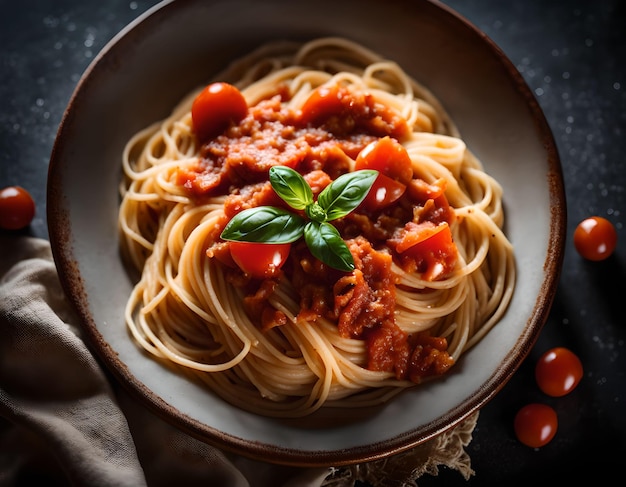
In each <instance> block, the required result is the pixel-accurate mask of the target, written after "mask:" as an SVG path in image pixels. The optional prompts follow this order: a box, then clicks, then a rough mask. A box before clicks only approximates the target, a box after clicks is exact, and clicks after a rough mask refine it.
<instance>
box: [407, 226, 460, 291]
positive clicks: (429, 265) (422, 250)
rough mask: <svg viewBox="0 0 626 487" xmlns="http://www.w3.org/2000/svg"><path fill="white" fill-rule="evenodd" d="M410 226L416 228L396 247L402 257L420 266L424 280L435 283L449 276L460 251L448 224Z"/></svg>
mask: <svg viewBox="0 0 626 487" xmlns="http://www.w3.org/2000/svg"><path fill="white" fill-rule="evenodd" d="M408 225H411V226H413V227H415V230H414V231H411V232H408V233H407V234H406V235H405V238H404V239H403V240H402V241H401V242H399V243H398V245H397V246H396V252H398V253H400V257H401V258H403V259H405V258H411V259H414V260H415V261H416V263H417V264H418V269H419V272H422V278H423V279H426V280H427V281H434V280H435V279H438V278H440V277H442V276H446V275H449V274H450V273H451V272H452V271H453V270H454V267H455V265H456V262H457V257H458V251H457V248H456V244H455V243H454V240H453V239H452V231H451V230H450V226H449V225H448V224H447V223H445V222H444V223H440V224H439V225H434V224H432V223H430V222H423V223H421V224H411V223H410V222H409V224H408Z"/></svg>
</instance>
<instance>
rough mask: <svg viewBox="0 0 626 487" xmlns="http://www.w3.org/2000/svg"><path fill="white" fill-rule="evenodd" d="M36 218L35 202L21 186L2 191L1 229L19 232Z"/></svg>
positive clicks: (0, 203) (0, 193) (0, 191)
mask: <svg viewBox="0 0 626 487" xmlns="http://www.w3.org/2000/svg"><path fill="white" fill-rule="evenodd" d="M34 216H35V201H34V200H33V197H32V196H31V195H30V193H29V192H28V191H26V190H25V189H24V188H22V187H20V186H9V187H6V188H4V189H2V190H0V228H3V229H5V230H19V229H21V228H24V227H27V226H28V225H29V224H30V222H31V221H32V220H33V217H34Z"/></svg>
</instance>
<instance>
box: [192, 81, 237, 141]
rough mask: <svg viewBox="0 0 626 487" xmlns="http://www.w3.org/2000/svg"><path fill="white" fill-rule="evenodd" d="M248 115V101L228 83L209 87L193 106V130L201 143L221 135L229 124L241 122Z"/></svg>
mask: <svg viewBox="0 0 626 487" xmlns="http://www.w3.org/2000/svg"><path fill="white" fill-rule="evenodd" d="M247 113H248V104H247V103H246V99H245V98H244V96H243V95H242V94H241V92H240V91H239V90H238V89H237V88H236V87H234V86H233V85H231V84H228V83H212V84H210V85H208V86H207V87H206V88H204V89H203V90H202V91H201V92H200V93H199V94H198V96H196V98H195V99H194V101H193V104H192V105H191V119H192V122H193V128H194V131H195V132H196V135H197V136H198V139H200V141H205V140H207V139H210V138H212V137H215V136H217V135H219V134H220V133H222V132H223V131H224V130H225V129H226V128H227V127H228V125H229V124H231V123H237V122H240V121H241V120H242V119H243V118H244V117H245V116H246V114H247Z"/></svg>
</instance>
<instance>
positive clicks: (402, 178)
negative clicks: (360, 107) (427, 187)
mask: <svg viewBox="0 0 626 487" xmlns="http://www.w3.org/2000/svg"><path fill="white" fill-rule="evenodd" d="M354 168H355V169H376V170H377V171H378V172H379V173H381V174H384V175H385V176H388V177H390V178H391V179H395V180H396V181H399V182H401V183H402V184H404V185H406V184H409V182H410V181H411V179H413V168H412V166H411V158H410V157H409V153H408V152H407V151H406V149H405V148H404V146H403V145H402V144H401V143H400V142H398V141H397V140H396V139H392V138H391V137H389V136H387V137H383V138H382V139H379V140H376V141H374V142H371V143H370V144H368V145H367V146H366V147H365V148H364V149H363V150H362V151H361V152H360V153H359V155H358V156H357V158H356V161H355V164H354Z"/></svg>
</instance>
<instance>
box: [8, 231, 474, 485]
mask: <svg viewBox="0 0 626 487" xmlns="http://www.w3.org/2000/svg"><path fill="white" fill-rule="evenodd" d="M0 256H1V257H0V259H1V260H0V486H5V485H6V486H19V485H31V483H34V484H43V483H46V484H48V485H87V486H109V485H110V486H116V487H123V486H133V487H140V486H144V485H145V486H166V485H173V484H177V485H186V486H193V485H203V486H206V485H220V486H224V487H230V486H232V487H240V486H241V487H244V486H250V487H263V486H269V485H272V486H274V487H276V486H281V485H282V486H285V487H288V486H290V487H297V486H302V487H304V486H332V487H344V486H354V485H355V484H356V482H357V481H361V482H365V483H368V484H370V485H375V486H377V485H380V486H395V485H397V486H404V485H414V484H415V481H416V479H417V478H418V477H420V476H421V475H423V474H430V475H437V473H438V468H439V466H446V467H448V468H451V469H454V470H457V471H458V472H459V473H460V474H461V475H462V476H463V477H464V478H465V479H468V478H469V477H470V476H472V475H473V473H474V472H473V471H472V469H471V467H470V459H469V456H468V454H467V452H466V451H465V447H466V446H467V445H468V444H469V442H470V441H471V438H472V431H473V429H474V427H475V424H476V420H477V417H478V413H475V414H474V415H473V416H472V417H470V418H468V419H467V420H465V421H464V422H463V423H461V424H460V425H459V426H457V427H456V428H454V429H452V430H450V431H448V432H446V433H444V434H442V435H440V436H438V437H437V438H435V439H433V440H431V441H429V442H427V443H424V444H422V445H420V446H418V447H416V448H414V449H412V450H409V451H408V452H405V453H402V454H398V455H396V456H393V457H391V458H389V459H385V460H380V461H376V462H371V463H367V464H361V465H353V466H348V467H341V468H333V467H328V468H295V467H285V466H278V465H271V464H265V463H261V462H257V461H253V460H250V459H247V458H244V457H239V456H237V455H233V454H228V453H225V452H222V451H220V450H219V449H217V448H214V447H212V446H210V445H208V444H205V443H203V442H201V441H199V440H197V439H194V438H192V437H190V436H188V435H186V434H185V433H183V432H181V431H179V430H177V429H175V428H174V427H173V426H171V425H169V424H168V423H166V422H165V421H163V420H161V419H160V418H158V417H156V416H155V415H154V414H152V413H151V412H150V411H148V410H147V409H146V408H145V407H144V406H143V405H141V404H139V403H138V402H136V401H135V400H133V399H132V398H130V397H129V396H128V395H127V394H126V393H125V392H124V390H123V389H122V388H121V387H119V385H118V384H117V383H115V381H113V380H111V379H110V378H109V377H108V375H107V374H106V372H105V371H104V370H103V369H102V368H101V366H100V365H99V363H98V362H97V360H96V359H95V357H94V356H93V355H92V354H91V352H90V351H89V349H88V348H87V346H86V344H85V342H84V341H83V339H82V337H81V333H82V332H81V328H80V325H79V320H78V319H77V317H76V315H75V314H74V312H73V310H72V309H71V307H70V305H69V302H68V300H67V299H66V297H65V295H64V293H63V290H62V288H61V285H60V282H59V279H58V275H57V272H56V268H55V265H54V262H53V259H52V254H51V251H50V244H49V243H48V242H47V241H46V240H43V239H38V238H33V237H25V236H17V235H6V236H0Z"/></svg>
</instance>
